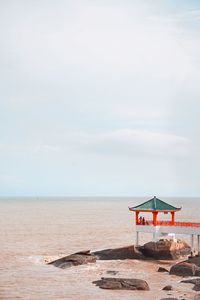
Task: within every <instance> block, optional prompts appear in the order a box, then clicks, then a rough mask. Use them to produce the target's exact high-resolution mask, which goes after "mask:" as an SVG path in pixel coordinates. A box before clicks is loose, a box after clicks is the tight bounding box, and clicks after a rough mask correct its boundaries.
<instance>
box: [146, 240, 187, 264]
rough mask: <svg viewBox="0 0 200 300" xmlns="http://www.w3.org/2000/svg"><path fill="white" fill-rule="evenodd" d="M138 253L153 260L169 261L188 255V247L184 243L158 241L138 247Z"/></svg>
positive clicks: (179, 241)
mask: <svg viewBox="0 0 200 300" xmlns="http://www.w3.org/2000/svg"><path fill="white" fill-rule="evenodd" d="M140 251H141V252H142V253H143V254H144V256H147V257H152V258H154V259H163V260H169V259H170V260H171V259H178V258H180V257H181V256H185V255H189V254H190V252H191V248H190V246H189V245H188V244H187V243H186V242H185V241H181V240H178V241H176V242H175V241H173V240H164V239H162V240H159V241H157V242H149V243H146V244H144V246H142V247H140Z"/></svg>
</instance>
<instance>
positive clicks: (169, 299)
mask: <svg viewBox="0 0 200 300" xmlns="http://www.w3.org/2000/svg"><path fill="white" fill-rule="evenodd" d="M160 300H179V299H178V298H174V297H173V298H171V297H169V298H162V299H160Z"/></svg>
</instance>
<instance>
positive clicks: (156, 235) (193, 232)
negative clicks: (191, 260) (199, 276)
mask: <svg viewBox="0 0 200 300" xmlns="http://www.w3.org/2000/svg"><path fill="white" fill-rule="evenodd" d="M139 233H152V238H153V241H155V242H156V241H158V240H159V239H161V238H163V237H166V238H167V237H168V238H170V239H173V240H174V241H176V238H175V235H176V234H184V235H190V246H191V249H192V251H195V250H196V251H197V253H198V255H199V256H200V227H185V226H149V225H136V246H139ZM195 236H196V237H197V243H195V242H194V240H195Z"/></svg>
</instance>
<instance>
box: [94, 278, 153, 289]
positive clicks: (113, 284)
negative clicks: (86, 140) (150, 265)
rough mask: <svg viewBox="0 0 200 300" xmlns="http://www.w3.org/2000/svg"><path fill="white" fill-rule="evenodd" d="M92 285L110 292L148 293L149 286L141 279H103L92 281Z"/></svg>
mask: <svg viewBox="0 0 200 300" xmlns="http://www.w3.org/2000/svg"><path fill="white" fill-rule="evenodd" d="M93 284H96V286H98V287H100V288H101V289H111V290H143V291H148V290H149V285H148V283H147V282H146V281H144V280H142V279H128V278H105V277H102V278H101V279H100V280H96V281H93Z"/></svg>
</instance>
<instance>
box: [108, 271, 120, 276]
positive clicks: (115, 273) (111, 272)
mask: <svg viewBox="0 0 200 300" xmlns="http://www.w3.org/2000/svg"><path fill="white" fill-rule="evenodd" d="M106 273H107V274H111V275H117V273H119V271H112V270H108V271H107V272H106Z"/></svg>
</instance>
